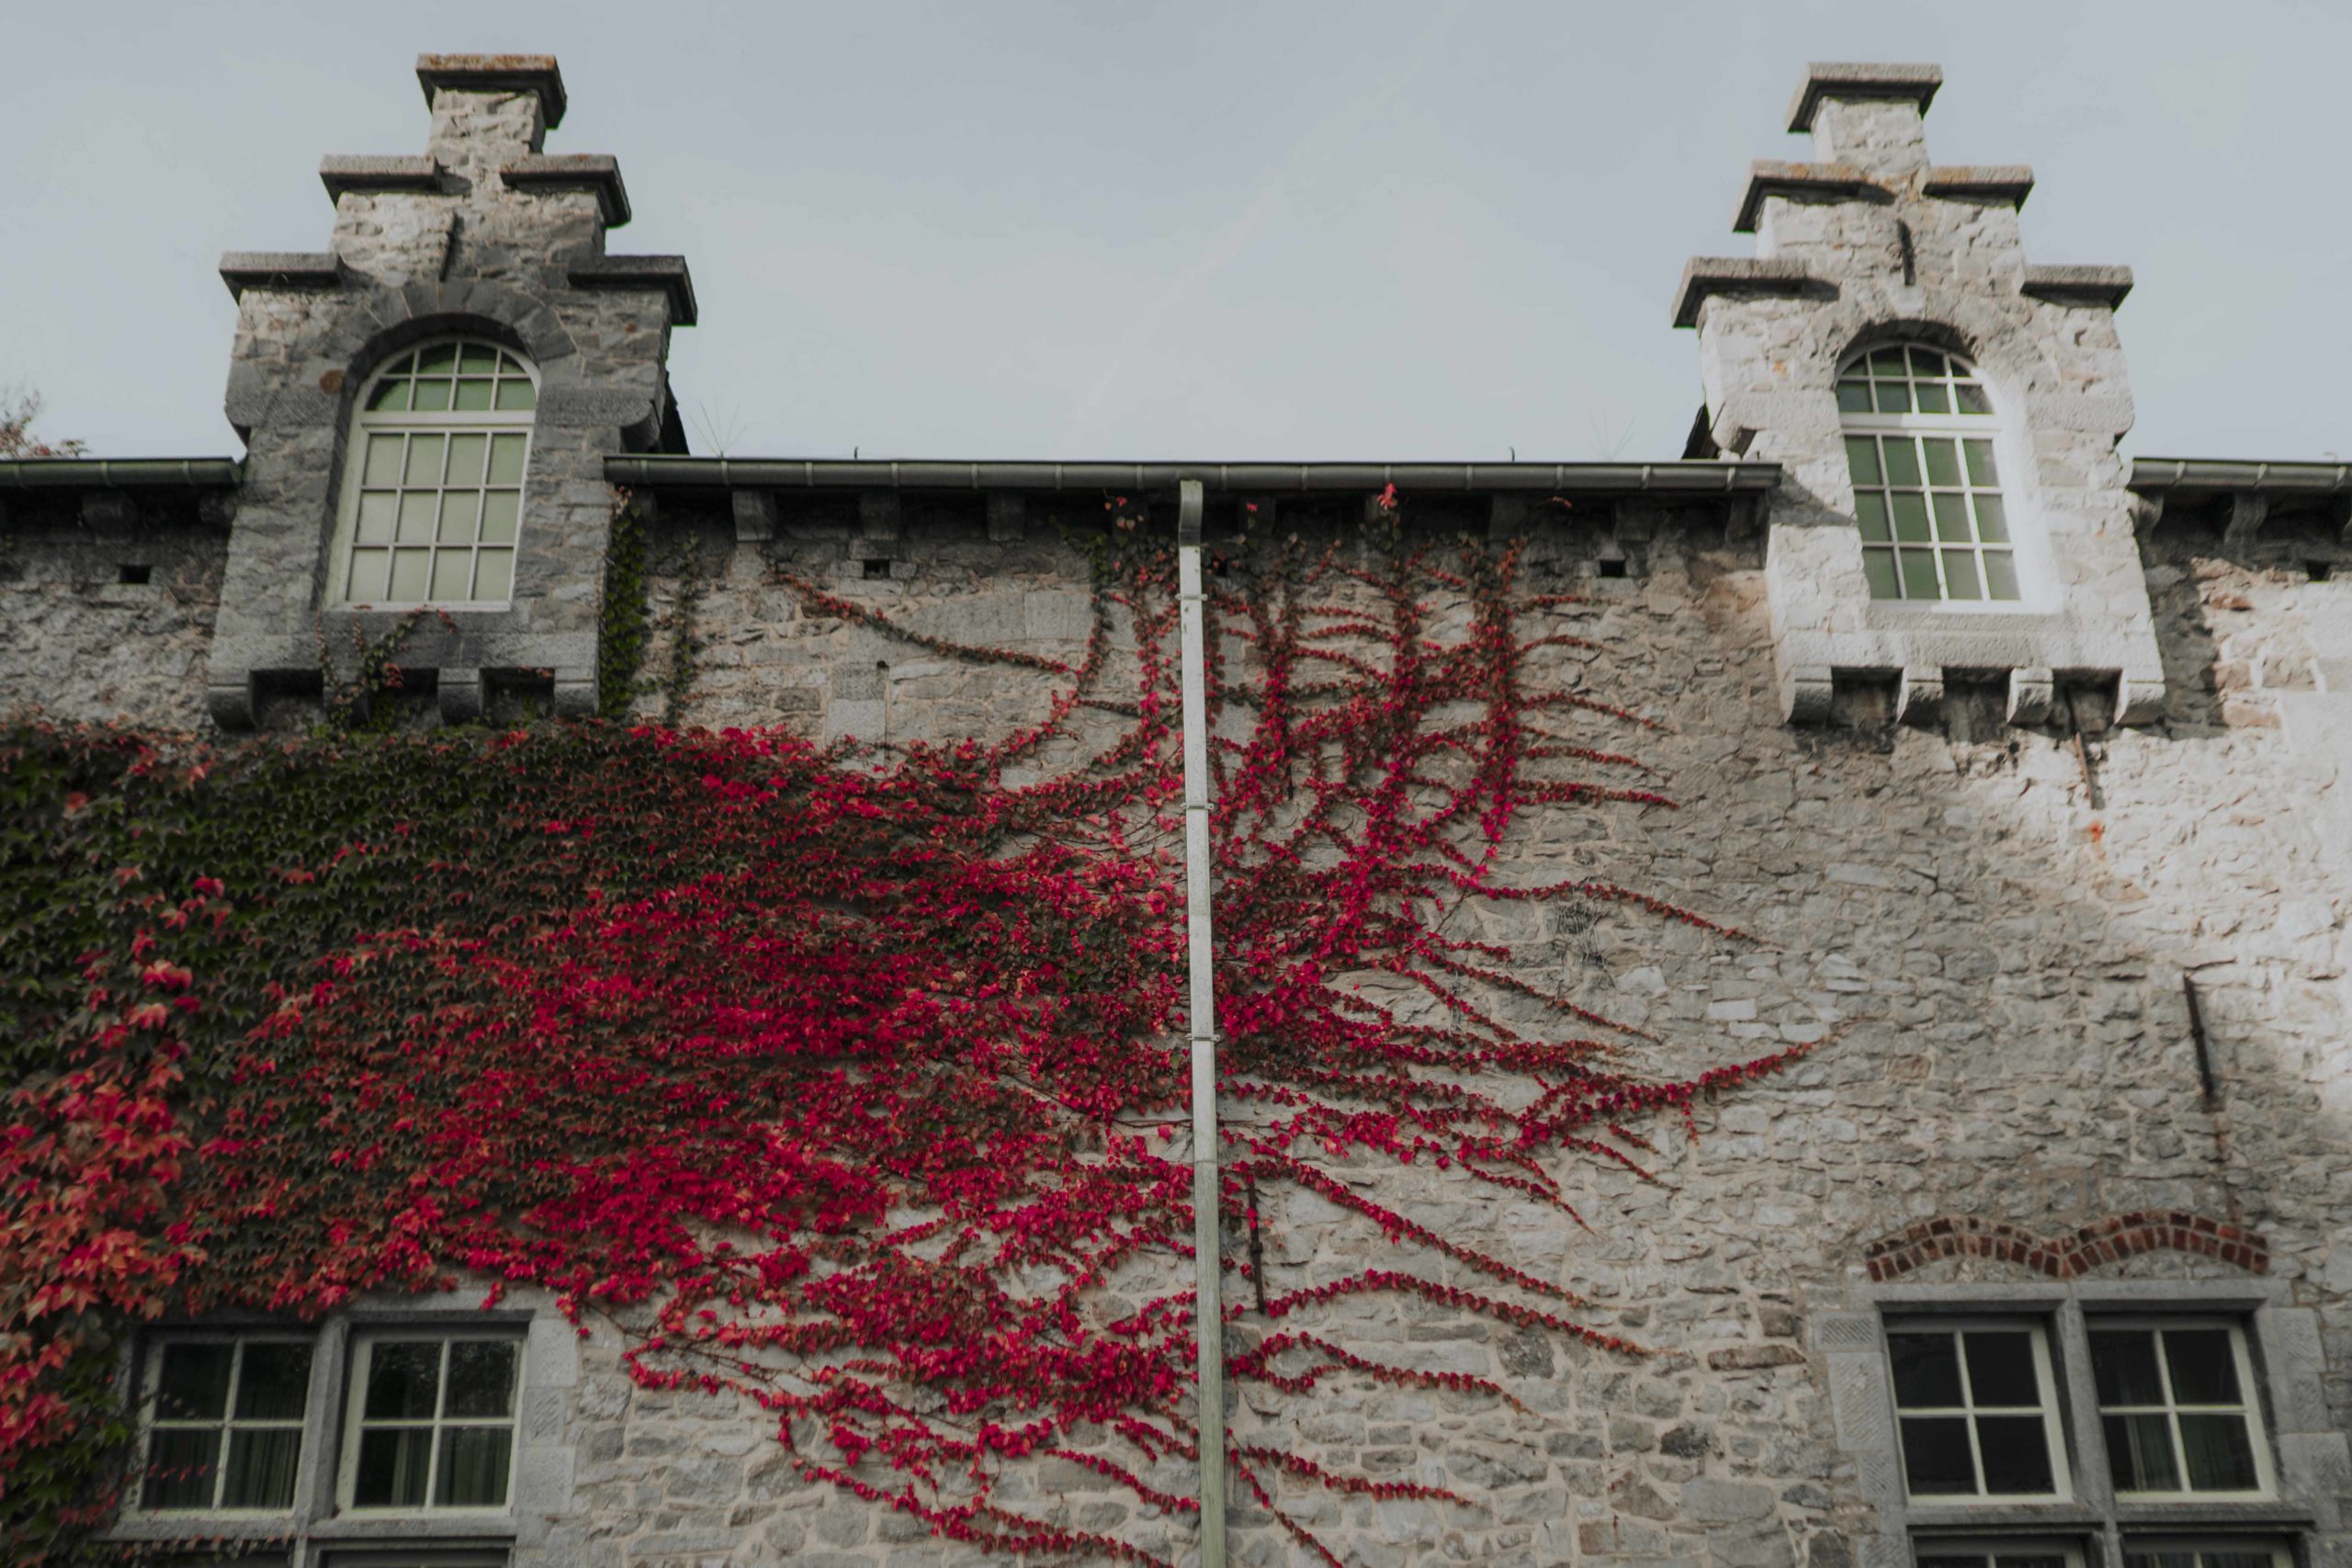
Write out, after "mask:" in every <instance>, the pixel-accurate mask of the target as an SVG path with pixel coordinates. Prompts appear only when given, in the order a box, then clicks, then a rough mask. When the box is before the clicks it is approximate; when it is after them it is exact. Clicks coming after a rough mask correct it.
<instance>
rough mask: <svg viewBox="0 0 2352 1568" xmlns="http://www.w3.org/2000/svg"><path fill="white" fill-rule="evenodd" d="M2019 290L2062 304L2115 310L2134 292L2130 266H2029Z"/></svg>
mask: <svg viewBox="0 0 2352 1568" xmlns="http://www.w3.org/2000/svg"><path fill="white" fill-rule="evenodd" d="M2018 292H2019V293H2021V294H2026V295H2030V296H2031V297H2032V298H2034V299H2048V300H2050V301H2052V303H2055V304H2061V305H2104V306H2106V307H2107V308H2108V309H2109V310H2113V309H2115V307H2117V306H2118V305H2120V304H2122V303H2123V297H2124V296H2125V295H2127V294H2129V293H2131V268H2130V267H2128V266H2051V265H2040V264H2031V263H2030V264H2028V265H2027V266H2026V269H2025V278H2024V281H2022V282H2021V283H2019V284H2018Z"/></svg>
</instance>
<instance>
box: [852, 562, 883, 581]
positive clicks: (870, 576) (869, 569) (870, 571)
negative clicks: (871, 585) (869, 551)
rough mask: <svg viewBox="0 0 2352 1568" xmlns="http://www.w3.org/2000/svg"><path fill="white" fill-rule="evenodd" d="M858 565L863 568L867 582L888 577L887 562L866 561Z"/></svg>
mask: <svg viewBox="0 0 2352 1568" xmlns="http://www.w3.org/2000/svg"><path fill="white" fill-rule="evenodd" d="M859 564H860V565H861V566H863V567H864V568H865V577H866V580H867V581H874V580H876V579H877V578H887V577H888V576H889V575H890V563H889V562H888V561H887V560H867V561H863V562H860V563H859Z"/></svg>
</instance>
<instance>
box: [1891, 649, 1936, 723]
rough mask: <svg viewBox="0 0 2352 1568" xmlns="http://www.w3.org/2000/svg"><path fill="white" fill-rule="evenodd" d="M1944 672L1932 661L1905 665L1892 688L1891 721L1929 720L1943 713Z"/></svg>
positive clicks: (1913, 721)
mask: <svg viewBox="0 0 2352 1568" xmlns="http://www.w3.org/2000/svg"><path fill="white" fill-rule="evenodd" d="M1943 707H1944V672H1943V671H1942V670H1941V669H1940V668H1939V667H1938V666H1934V665H1920V664H1913V665H1906V666H1905V668H1904V671H1903V678H1902V679H1901V680H1900V681H1899V682H1896V683H1895V688H1894V722H1895V723H1897V724H1933V723H1935V722H1936V720H1937V718H1938V717H1939V716H1940V715H1941V714H1942V713H1943Z"/></svg>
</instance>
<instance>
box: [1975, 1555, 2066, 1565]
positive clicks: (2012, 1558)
mask: <svg viewBox="0 0 2352 1568" xmlns="http://www.w3.org/2000/svg"><path fill="white" fill-rule="evenodd" d="M1993 1568H2066V1559H2065V1557H2064V1555H2063V1554H2062V1553H2059V1552H2055V1551H2004V1552H2001V1553H1999V1554H1997V1555H1996V1556H1995V1557H1994V1559H1993Z"/></svg>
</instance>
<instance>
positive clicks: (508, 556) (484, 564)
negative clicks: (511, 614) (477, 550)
mask: <svg viewBox="0 0 2352 1568" xmlns="http://www.w3.org/2000/svg"><path fill="white" fill-rule="evenodd" d="M514 581H515V552H514V551H513V550H484V551H482V552H481V555H480V556H479V557H478V558H477V561H476V565H475V567H474V598H475V599H476V600H478V601H480V602H481V603H483V604H488V603H490V602H492V601H493V600H498V599H503V598H505V597H506V595H507V592H508V591H509V590H510V589H511V588H512V587H513V586H514Z"/></svg>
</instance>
